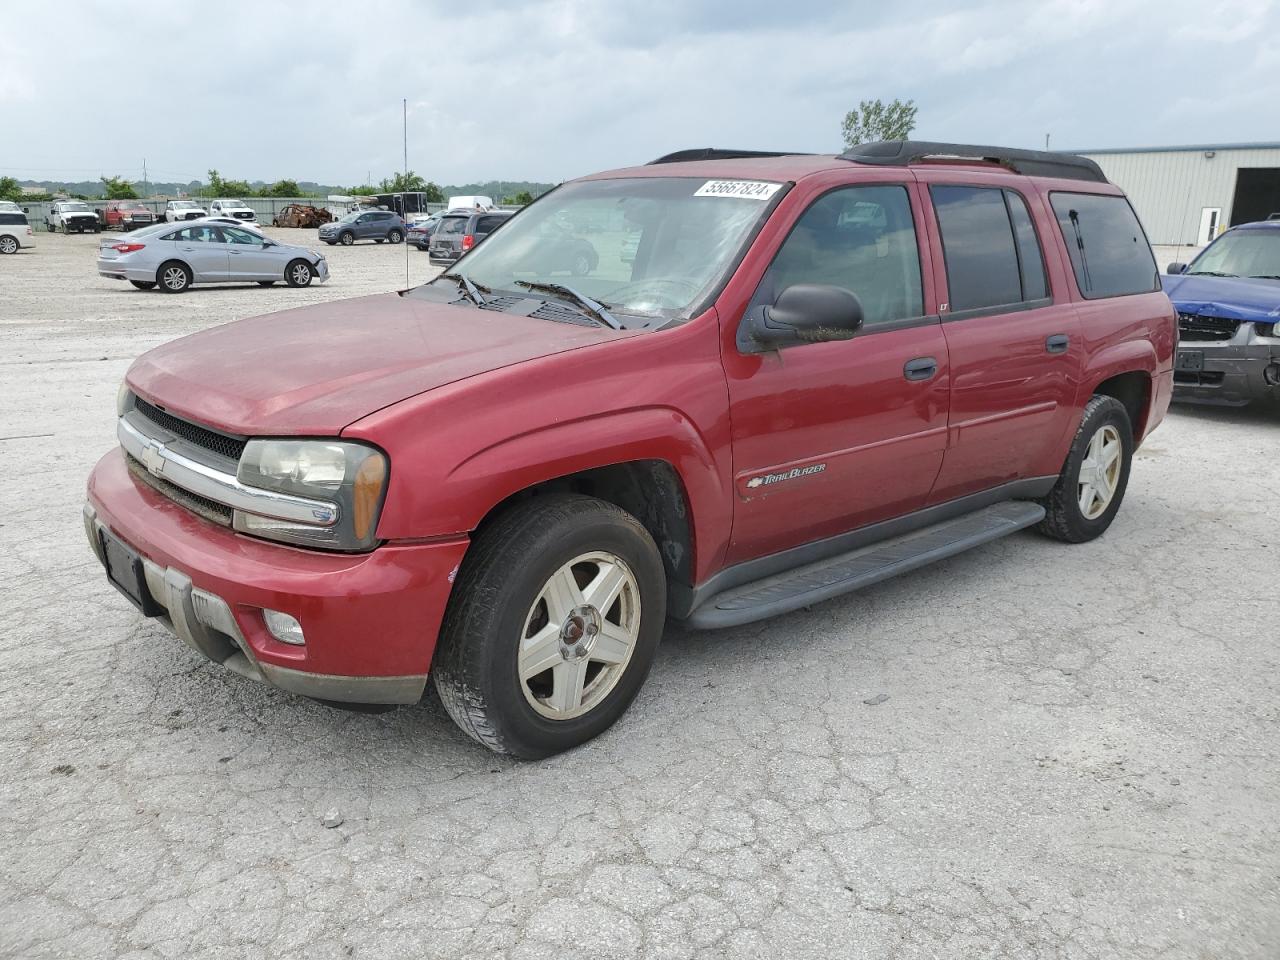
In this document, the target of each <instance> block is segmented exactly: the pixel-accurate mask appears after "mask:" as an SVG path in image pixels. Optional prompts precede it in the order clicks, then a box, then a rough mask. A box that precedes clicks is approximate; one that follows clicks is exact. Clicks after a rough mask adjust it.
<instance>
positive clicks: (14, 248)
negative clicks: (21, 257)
mask: <svg viewBox="0 0 1280 960" xmlns="http://www.w3.org/2000/svg"><path fill="white" fill-rule="evenodd" d="M17 252H18V241H17V238H15V237H10V236H3V237H0V254H4V255H5V256H9V255H10V254H13V253H17Z"/></svg>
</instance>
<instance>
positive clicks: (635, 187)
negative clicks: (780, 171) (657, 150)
mask: <svg viewBox="0 0 1280 960" xmlns="http://www.w3.org/2000/svg"><path fill="white" fill-rule="evenodd" d="M779 186H780V184H776V183H758V182H755V181H740V180H725V181H719V180H711V181H709V180H705V179H703V178H692V177H689V178H685V177H645V178H626V179H618V180H584V181H579V182H577V183H569V184H566V185H564V186H563V187H560V188H559V189H557V190H555V191H554V192H552V193H550V194H548V195H547V196H545V197H544V198H542V199H541V200H539V201H538V202H537V203H535V204H533V205H532V206H530V207H527V208H526V209H525V210H523V211H521V212H520V213H519V214H518V215H517V216H515V217H513V218H511V220H510V221H509V222H507V223H504V224H503V225H502V228H501V229H500V230H496V231H495V232H494V233H493V234H492V235H491V236H489V237H488V238H487V239H485V241H484V243H482V244H478V245H477V246H476V248H475V249H474V251H472V252H471V253H470V254H468V255H467V256H466V258H465V259H464V260H463V261H461V263H460V264H459V267H458V268H456V270H455V272H456V273H459V274H462V275H465V276H466V277H467V278H468V279H469V280H471V281H472V282H473V283H475V284H476V285H477V286H480V287H483V288H485V289H489V290H494V291H501V292H503V293H513V294H515V295H518V296H529V295H530V294H529V292H528V288H527V287H526V286H524V284H527V283H557V284H561V285H566V286H571V287H572V288H573V289H574V290H575V291H577V292H578V293H581V294H584V295H586V296H588V297H591V298H592V299H594V300H596V301H598V302H599V303H601V304H603V305H604V306H605V307H607V308H608V309H609V310H612V311H616V312H622V313H628V314H636V315H639V316H642V317H646V318H661V319H674V318H679V317H687V316H688V311H689V310H691V309H693V308H695V307H696V306H697V305H698V304H699V303H700V302H701V301H702V300H703V299H704V298H705V297H706V296H707V295H708V294H709V293H710V292H711V291H712V290H714V289H715V288H716V287H717V286H718V285H719V284H720V283H721V281H722V280H723V279H724V277H725V274H726V273H727V272H728V271H729V270H730V269H731V268H732V266H733V264H734V262H735V261H736V259H737V255H738V253H739V251H740V250H741V249H742V246H743V244H744V243H745V242H746V240H747V238H748V237H749V236H751V234H752V231H753V230H754V229H755V228H756V227H757V226H758V225H759V224H760V223H761V222H762V221H763V219H764V217H765V215H766V213H767V212H768V211H769V210H770V209H771V207H772V204H770V203H769V200H770V199H771V198H772V197H773V196H774V195H775V194H776V193H777V191H778V189H779ZM449 227H450V221H449V220H448V219H446V220H445V221H444V222H443V223H442V224H441V225H440V228H439V234H445V233H448V232H449Z"/></svg>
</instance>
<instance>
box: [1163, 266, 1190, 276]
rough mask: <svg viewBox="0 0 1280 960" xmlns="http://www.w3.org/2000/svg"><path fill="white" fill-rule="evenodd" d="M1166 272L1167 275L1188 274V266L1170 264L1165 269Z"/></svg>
mask: <svg viewBox="0 0 1280 960" xmlns="http://www.w3.org/2000/svg"><path fill="white" fill-rule="evenodd" d="M1164 272H1165V273H1168V274H1171V275H1174V274H1179V273H1186V272H1187V265H1186V264H1185V263H1171V264H1169V265H1168V266H1167V267H1165V268H1164Z"/></svg>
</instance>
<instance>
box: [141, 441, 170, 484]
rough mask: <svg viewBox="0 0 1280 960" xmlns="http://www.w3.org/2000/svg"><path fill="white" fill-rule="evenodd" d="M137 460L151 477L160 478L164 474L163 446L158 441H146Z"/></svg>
mask: <svg viewBox="0 0 1280 960" xmlns="http://www.w3.org/2000/svg"><path fill="white" fill-rule="evenodd" d="M138 459H139V460H141V461H142V465H143V466H144V467H146V468H147V470H148V471H150V473H151V475H152V476H154V477H158V476H160V475H161V474H162V473H164V444H163V443H161V442H160V441H159V440H148V441H147V442H146V445H145V446H144V447H143V448H142V451H141V456H139V457H138Z"/></svg>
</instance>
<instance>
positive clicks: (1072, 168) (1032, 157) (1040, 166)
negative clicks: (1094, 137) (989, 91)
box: [840, 140, 1107, 183]
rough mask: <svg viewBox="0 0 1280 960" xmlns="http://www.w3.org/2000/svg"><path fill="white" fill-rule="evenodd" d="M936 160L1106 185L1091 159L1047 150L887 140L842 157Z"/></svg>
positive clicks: (884, 161)
mask: <svg viewBox="0 0 1280 960" xmlns="http://www.w3.org/2000/svg"><path fill="white" fill-rule="evenodd" d="M935 157H957V158H960V159H963V160H985V161H986V162H988V163H998V164H999V165H1000V166H1002V167H1005V168H1006V169H1008V170H1012V171H1013V172H1014V173H1021V174H1025V175H1027V176H1031V177H1061V178H1063V179H1066V180H1094V181H1097V182H1098V183H1106V182H1107V177H1106V174H1104V173H1103V172H1102V168H1101V167H1099V166H1098V165H1097V164H1096V163H1095V162H1094V161H1092V160H1090V159H1089V158H1088V157H1080V156H1077V155H1075V154H1073V153H1055V152H1052V151H1048V150H1018V149H1014V148H1012V147H983V146H975V145H973V144H968V143H933V142H930V141H928V140H885V141H882V142H880V143H861V144H858V145H857V146H856V147H852V148H850V149H849V150H846V151H845V152H844V153H842V154H840V159H842V160H851V161H853V162H854V163H868V164H877V165H882V166H883V165H887V166H895V167H896V166H906V165H907V164H909V163H919V162H920V161H921V160H928V159H931V158H935Z"/></svg>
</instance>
